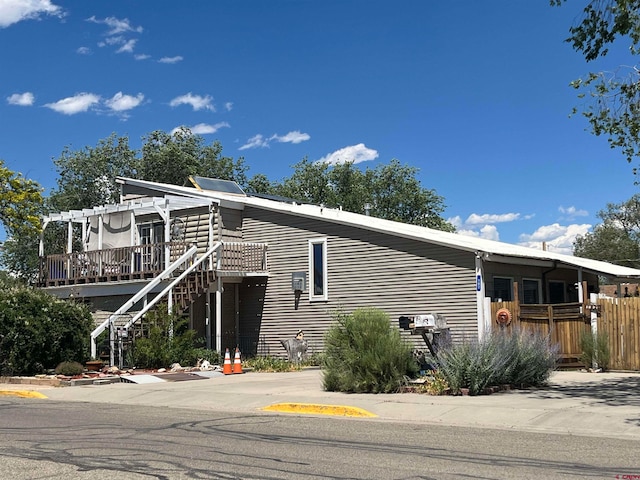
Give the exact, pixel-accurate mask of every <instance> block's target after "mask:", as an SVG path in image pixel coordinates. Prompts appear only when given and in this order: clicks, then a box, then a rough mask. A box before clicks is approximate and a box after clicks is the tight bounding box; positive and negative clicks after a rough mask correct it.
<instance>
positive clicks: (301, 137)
mask: <svg viewBox="0 0 640 480" xmlns="http://www.w3.org/2000/svg"><path fill="white" fill-rule="evenodd" d="M310 138H311V136H310V135H309V134H308V133H301V132H300V131H298V130H295V131H293V132H289V133H287V134H286V135H282V136H279V135H274V136H272V137H271V138H270V140H275V141H276V142H280V143H293V144H298V143H302V142H306V141H307V140H309V139H310Z"/></svg>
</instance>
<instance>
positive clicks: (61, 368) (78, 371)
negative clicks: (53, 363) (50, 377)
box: [55, 362, 84, 377]
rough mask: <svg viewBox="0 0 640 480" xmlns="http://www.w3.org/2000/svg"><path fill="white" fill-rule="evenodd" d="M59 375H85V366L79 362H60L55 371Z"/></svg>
mask: <svg viewBox="0 0 640 480" xmlns="http://www.w3.org/2000/svg"><path fill="white" fill-rule="evenodd" d="M55 372H56V374H57V375H66V376H68V377H73V376H75V375H82V374H83V373H84V366H83V365H82V364H81V363H79V362H60V363H59V364H58V366H57V367H56V369H55Z"/></svg>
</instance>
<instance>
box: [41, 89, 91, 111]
mask: <svg viewBox="0 0 640 480" xmlns="http://www.w3.org/2000/svg"><path fill="white" fill-rule="evenodd" d="M98 103H100V96H99V95H96V94H94V93H78V94H77V95H75V96H73V97H67V98H63V99H62V100H58V101H57V102H55V103H47V104H45V107H47V108H50V109H51V110H54V111H56V112H58V113H63V114H65V115H74V114H76V113H81V112H86V111H87V110H89V109H90V108H91V107H93V106H94V105H96V104H98Z"/></svg>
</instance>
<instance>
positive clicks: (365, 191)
mask: <svg viewBox="0 0 640 480" xmlns="http://www.w3.org/2000/svg"><path fill="white" fill-rule="evenodd" d="M293 168H294V173H293V174H292V175H291V176H290V177H288V178H285V179H284V180H283V181H282V182H281V183H277V182H274V183H268V182H265V181H264V180H265V179H264V177H260V178H258V177H254V179H255V181H254V179H252V180H251V181H250V182H249V184H250V185H251V186H253V187H254V188H260V189H262V191H261V192H257V193H269V194H274V195H279V196H282V197H287V198H291V199H293V200H296V201H298V202H301V203H313V204H324V205H326V206H328V207H333V208H337V207H341V208H343V209H344V210H347V211H350V212H355V213H365V211H368V212H369V213H370V214H371V215H372V216H375V217H378V218H384V219H387V220H395V221H399V222H404V223H411V224H414V225H421V226H425V227H431V228H436V229H439V230H444V231H450V232H452V231H454V230H455V229H454V227H453V225H451V224H449V223H448V222H446V221H445V220H444V219H443V218H442V217H441V214H442V213H443V212H444V208H445V206H444V199H443V198H442V197H441V196H439V195H437V194H436V192H435V191H434V190H430V189H426V188H423V187H422V186H421V184H420V181H419V180H418V179H417V178H416V175H417V173H418V169H417V168H415V167H410V166H407V165H402V164H401V163H400V162H399V161H398V160H395V159H394V160H391V162H389V164H386V165H384V164H382V165H378V166H377V167H376V168H373V169H371V168H367V169H366V170H361V169H359V168H357V167H356V166H355V165H354V164H353V163H342V164H338V165H330V164H328V163H322V162H311V161H309V160H308V159H306V158H305V159H303V160H302V161H301V162H299V163H297V164H296V165H294V167H293Z"/></svg>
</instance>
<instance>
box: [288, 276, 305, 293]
mask: <svg viewBox="0 0 640 480" xmlns="http://www.w3.org/2000/svg"><path fill="white" fill-rule="evenodd" d="M291 289H292V290H293V291H294V292H304V291H305V290H306V289H307V272H294V273H292V274H291Z"/></svg>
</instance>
